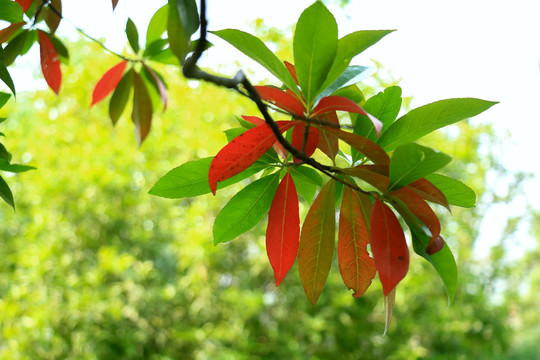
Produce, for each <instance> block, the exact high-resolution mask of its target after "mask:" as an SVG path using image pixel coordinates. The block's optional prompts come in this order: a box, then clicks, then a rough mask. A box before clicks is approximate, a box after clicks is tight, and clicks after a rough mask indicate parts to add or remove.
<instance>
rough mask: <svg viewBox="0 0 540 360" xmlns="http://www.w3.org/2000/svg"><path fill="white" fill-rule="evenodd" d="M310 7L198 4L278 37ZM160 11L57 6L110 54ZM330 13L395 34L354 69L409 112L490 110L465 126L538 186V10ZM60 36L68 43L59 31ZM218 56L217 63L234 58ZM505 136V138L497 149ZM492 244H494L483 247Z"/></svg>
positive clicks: (127, 5) (368, 1)
mask: <svg viewBox="0 0 540 360" xmlns="http://www.w3.org/2000/svg"><path fill="white" fill-rule="evenodd" d="M312 2H313V1H312V0H294V1H293V0H287V1H284V0H273V1H253V0H208V19H209V21H210V28H211V29H215V30H217V29H222V28H229V27H231V28H239V29H242V30H244V31H250V32H251V29H250V27H249V26H248V25H247V24H248V23H249V22H250V21H253V20H254V19H256V18H258V17H260V18H263V19H264V21H265V23H266V24H267V25H268V26H276V27H280V28H284V27H286V26H289V25H291V24H293V23H294V22H295V21H296V19H297V18H298V16H299V15H300V13H301V12H302V10H303V9H304V8H306V7H307V6H309V5H310V4H311V3H312ZM164 3H166V1H164V0H163V1H161V0H160V1H157V0H156V1H144V0H120V1H119V4H118V7H117V9H116V11H115V12H114V13H112V11H111V5H110V1H109V0H100V1H92V2H90V1H83V0H70V1H64V15H65V16H66V17H67V18H68V19H70V20H71V21H72V22H73V23H75V24H77V25H78V26H79V27H81V28H83V29H85V30H86V31H87V32H88V33H89V34H91V35H92V36H94V37H102V38H107V39H108V40H107V44H108V45H109V46H110V47H111V48H113V49H115V50H118V51H120V50H121V49H122V48H123V46H124V45H125V44H126V38H125V35H124V33H123V31H124V28H125V23H126V18H127V17H128V16H130V17H131V18H133V19H134V20H135V22H136V23H137V24H138V27H139V30H140V32H144V28H145V27H146V25H147V24H148V21H149V19H150V17H151V15H152V14H153V13H154V12H155V10H156V9H157V8H159V7H160V6H161V5H162V4H164ZM330 10H331V11H332V12H333V13H334V15H335V16H336V18H337V20H338V24H339V27H340V36H343V35H345V34H347V33H349V32H352V31H355V30H362V29H374V30H375V29H397V30H398V31H396V32H394V33H392V34H390V35H388V36H387V37H386V38H385V39H383V40H382V41H381V42H379V43H378V44H377V45H375V46H374V47H372V48H370V49H368V50H367V51H366V52H365V53H364V54H363V55H361V57H359V58H358V59H356V62H357V63H359V64H362V65H369V64H370V63H371V61H370V59H375V60H377V61H378V62H380V63H381V64H382V65H383V67H385V68H386V69H388V70H389V71H390V72H391V73H392V75H393V76H394V77H396V78H398V79H401V82H400V86H401V87H402V89H403V92H404V95H405V96H414V98H413V102H412V106H413V107H418V106H421V105H424V104H426V103H429V102H433V101H436V100H441V99H446V98H451V97H477V98H481V99H485V100H493V101H500V102H501V103H500V104H498V105H496V106H495V107H493V108H492V109H490V110H489V111H487V112H486V113H484V114H482V115H480V116H478V117H477V118H475V119H476V120H474V121H482V122H489V123H493V124H495V127H496V129H497V131H498V133H499V134H500V135H501V154H502V157H503V161H504V164H505V166H506V167H507V168H508V169H510V170H514V171H515V170H525V171H530V172H533V173H534V174H535V175H536V179H539V178H540V176H539V175H540V159H539V155H540V151H539V150H538V149H537V146H536V145H537V144H538V142H539V140H537V138H538V132H539V130H540V126H539V125H538V122H540V110H539V107H540V70H539V60H540V1H539V0H516V1H512V2H510V1H502V0H468V1H466V0H453V1H448V0H447V1H439V0H407V1H404V0H352V1H351V4H350V5H349V6H348V8H347V12H346V14H345V13H343V11H342V10H340V9H339V8H336V7H331V6H330ZM60 30H61V31H63V33H73V31H72V30H71V29H70V26H69V25H68V24H63V25H61V26H60ZM141 38H144V37H143V36H141ZM216 44H217V46H220V44H219V42H216ZM226 46H227V47H225V48H224V51H225V53H224V56H223V58H222V59H223V60H226V59H227V54H228V55H229V56H235V55H234V54H235V53H236V50H232V47H230V46H228V45H226ZM213 51H215V50H213ZM33 58H34V59H35V57H33ZM240 58H241V57H240ZM233 59H234V57H233ZM32 66H38V64H37V63H36V64H35V65H32ZM255 70H257V69H255ZM24 73H25V74H28V73H29V72H28V71H25V70H23V69H21V71H20V72H17V73H14V78H15V79H16V82H17V83H18V84H20V83H21V82H20V81H17V78H18V77H19V76H21V77H22V76H24V75H25V74H24ZM507 132H509V133H510V134H511V138H510V139H503V137H504V136H503V135H504V134H506V133H507ZM495 181H496V180H495ZM537 182H538V180H534V182H533V183H531V184H529V185H528V187H527V195H528V200H529V201H531V202H533V203H534V204H535V205H536V207H540V191H538V190H536V188H537V186H535V185H537V184H536V183H537ZM539 188H540V187H539ZM524 211H525V210H524V205H523V202H521V203H517V205H515V206H514V208H512V209H499V210H498V211H495V212H492V213H490V214H487V219H486V222H485V225H484V228H485V231H484V232H485V234H489V235H484V236H483V237H484V238H485V241H486V242H490V241H491V242H492V241H496V240H497V239H498V236H497V235H498V234H497V232H498V231H500V224H502V223H503V222H504V217H505V216H506V214H508V213H509V212H511V213H512V214H511V215H513V216H516V215H518V214H519V213H523V212H524ZM487 229H490V230H487ZM493 235H495V237H496V239H493V240H488V238H489V239H492V238H493ZM523 236H525V235H523Z"/></svg>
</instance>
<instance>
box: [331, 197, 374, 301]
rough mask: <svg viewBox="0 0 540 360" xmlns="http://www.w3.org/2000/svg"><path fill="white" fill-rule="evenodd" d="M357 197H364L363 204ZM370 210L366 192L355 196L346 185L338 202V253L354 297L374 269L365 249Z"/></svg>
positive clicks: (340, 269)
mask: <svg viewBox="0 0 540 360" xmlns="http://www.w3.org/2000/svg"><path fill="white" fill-rule="evenodd" d="M358 196H361V197H363V198H364V199H363V201H362V203H360V201H359V198H358ZM362 205H363V206H364V208H365V209H364V211H362ZM370 213H371V202H370V201H369V199H368V198H367V197H366V195H364V194H358V195H357V194H355V193H354V192H353V191H352V190H351V189H350V188H348V187H347V188H346V189H345V193H344V194H343V200H342V201H341V210H340V216H339V234H338V246H337V255H338V262H339V271H340V273H341V277H342V278H343V282H344V283H345V285H346V286H347V288H349V289H352V290H353V291H354V292H353V296H354V297H360V296H362V295H363V294H364V293H365V291H366V290H367V288H368V287H369V286H370V285H371V281H372V280H373V278H374V277H375V273H376V272H377V269H376V268H375V262H374V260H373V258H371V257H370V256H369V253H368V251H367V245H368V243H369V231H368V225H367V223H366V221H369V214H370ZM366 214H367V215H368V216H366Z"/></svg>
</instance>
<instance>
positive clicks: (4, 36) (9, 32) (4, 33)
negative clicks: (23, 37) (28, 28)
mask: <svg viewBox="0 0 540 360" xmlns="http://www.w3.org/2000/svg"><path fill="white" fill-rule="evenodd" d="M24 24H26V22H24V21H21V22H18V23H15V24H11V25H9V26H8V27H7V28H4V29H2V30H0V44H3V43H5V42H7V41H9V39H11V36H13V34H15V33H16V32H17V30H19V29H20V28H21V27H22V26H23V25H24Z"/></svg>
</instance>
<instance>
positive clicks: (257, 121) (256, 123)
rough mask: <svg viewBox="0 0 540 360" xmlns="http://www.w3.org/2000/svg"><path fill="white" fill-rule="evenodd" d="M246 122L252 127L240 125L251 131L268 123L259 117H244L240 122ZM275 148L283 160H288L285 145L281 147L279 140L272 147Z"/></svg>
mask: <svg viewBox="0 0 540 360" xmlns="http://www.w3.org/2000/svg"><path fill="white" fill-rule="evenodd" d="M242 119H243V120H246V121H247V122H248V123H249V124H252V125H251V126H244V124H243V123H240V125H242V126H244V127H247V128H248V129H251V128H253V127H255V126H259V125H262V124H264V123H266V121H264V119H261V118H260V117H258V116H244V115H242V117H241V118H240V120H242ZM272 147H273V148H274V150H275V151H276V152H277V153H278V154H279V155H280V156H281V157H282V158H283V159H286V158H287V150H285V148H284V147H283V145H281V144H280V143H279V142H277V140H276V141H275V142H274V145H273V146H272Z"/></svg>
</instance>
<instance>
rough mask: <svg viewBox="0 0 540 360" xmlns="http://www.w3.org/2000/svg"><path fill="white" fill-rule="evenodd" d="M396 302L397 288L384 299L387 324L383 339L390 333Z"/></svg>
mask: <svg viewBox="0 0 540 360" xmlns="http://www.w3.org/2000/svg"><path fill="white" fill-rule="evenodd" d="M395 301H396V288H393V289H392V291H390V293H389V294H388V295H385V297H384V313H385V316H384V318H385V324H384V333H383V337H384V336H386V334H387V333H388V329H390V323H391V322H392V314H393V313H394V303H395Z"/></svg>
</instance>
